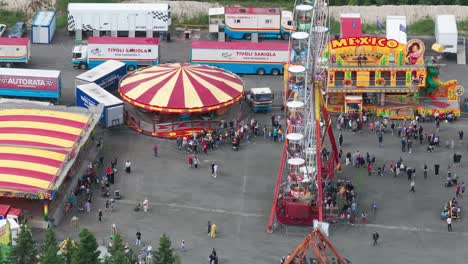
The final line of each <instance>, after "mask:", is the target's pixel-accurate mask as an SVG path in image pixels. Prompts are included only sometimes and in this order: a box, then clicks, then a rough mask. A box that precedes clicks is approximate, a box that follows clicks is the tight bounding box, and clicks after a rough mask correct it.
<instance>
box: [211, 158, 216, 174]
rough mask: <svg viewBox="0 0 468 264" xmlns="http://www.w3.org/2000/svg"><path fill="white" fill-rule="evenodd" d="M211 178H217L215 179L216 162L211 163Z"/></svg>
mask: <svg viewBox="0 0 468 264" xmlns="http://www.w3.org/2000/svg"><path fill="white" fill-rule="evenodd" d="M211 177H213V178H216V177H215V163H214V162H211Z"/></svg>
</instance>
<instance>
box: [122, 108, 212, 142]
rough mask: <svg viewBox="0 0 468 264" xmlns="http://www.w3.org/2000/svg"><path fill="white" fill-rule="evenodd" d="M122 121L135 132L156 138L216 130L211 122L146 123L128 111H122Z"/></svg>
mask: <svg viewBox="0 0 468 264" xmlns="http://www.w3.org/2000/svg"><path fill="white" fill-rule="evenodd" d="M124 119H125V122H126V124H127V125H128V127H130V128H131V129H133V130H136V131H137V132H139V133H142V134H145V135H150V136H157V137H168V138H175V137H179V136H182V135H189V134H191V133H192V132H193V131H202V130H207V131H210V130H213V129H214V128H216V126H217V124H218V122H217V121H212V120H190V121H178V122H168V123H157V122H152V123H148V122H145V121H142V120H139V119H138V118H136V117H135V116H133V115H132V114H131V113H130V112H128V110H125V111H124Z"/></svg>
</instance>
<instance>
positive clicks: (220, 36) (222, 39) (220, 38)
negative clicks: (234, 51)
mask: <svg viewBox="0 0 468 264" xmlns="http://www.w3.org/2000/svg"><path fill="white" fill-rule="evenodd" d="M218 41H219V42H225V41H226V34H224V32H218Z"/></svg>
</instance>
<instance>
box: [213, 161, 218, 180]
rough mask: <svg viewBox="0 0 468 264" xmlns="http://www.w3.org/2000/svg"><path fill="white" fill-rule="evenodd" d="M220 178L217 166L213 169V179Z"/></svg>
mask: <svg viewBox="0 0 468 264" xmlns="http://www.w3.org/2000/svg"><path fill="white" fill-rule="evenodd" d="M217 176H218V164H215V165H214V167H213V177H214V178H216V177H217Z"/></svg>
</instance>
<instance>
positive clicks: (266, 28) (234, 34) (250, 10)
mask: <svg viewBox="0 0 468 264" xmlns="http://www.w3.org/2000/svg"><path fill="white" fill-rule="evenodd" d="M208 14H209V19H210V25H209V29H210V32H211V33H218V34H219V33H221V32H219V31H220V30H224V33H225V34H226V37H227V39H230V38H231V39H248V40H250V39H251V38H252V34H258V37H259V38H269V39H271V38H274V39H276V38H282V39H288V38H289V35H290V34H291V32H292V31H293V14H292V12H291V11H286V10H281V9H280V8H277V7H238V6H230V7H224V8H219V7H216V8H210V9H209V10H208ZM215 17H218V18H215ZM219 17H222V18H224V19H219ZM223 22H224V23H223Z"/></svg>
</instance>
